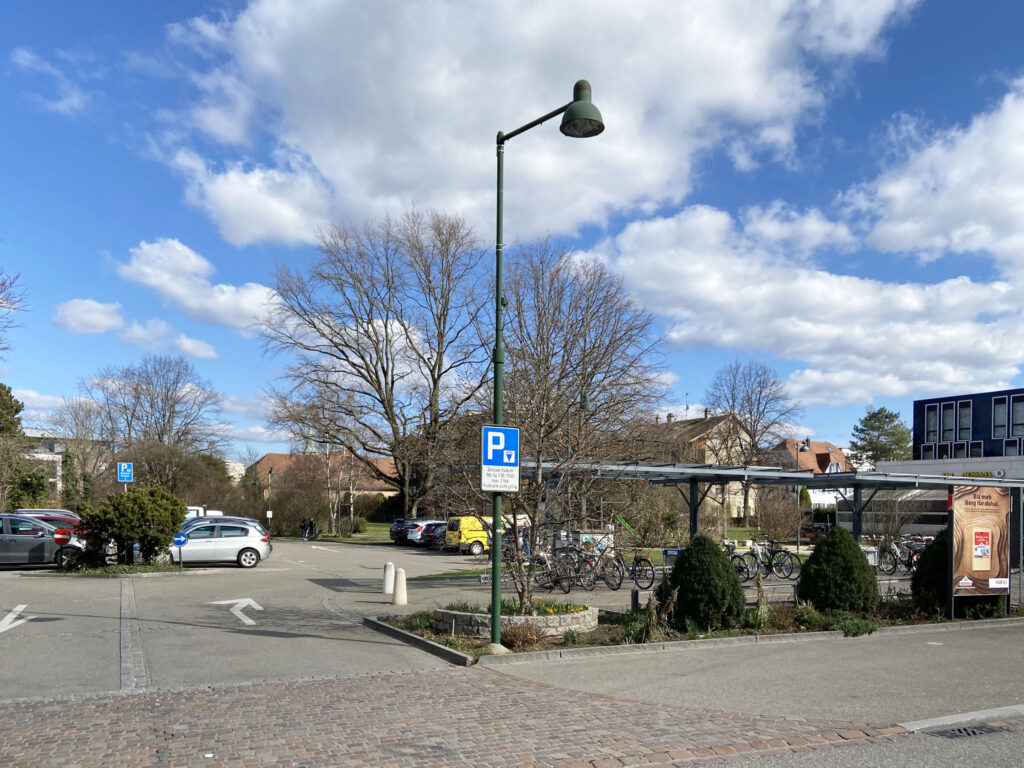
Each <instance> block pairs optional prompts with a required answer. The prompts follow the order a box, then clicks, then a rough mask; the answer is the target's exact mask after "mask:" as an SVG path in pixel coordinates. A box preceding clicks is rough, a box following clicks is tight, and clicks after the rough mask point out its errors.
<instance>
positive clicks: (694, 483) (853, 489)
mask: <svg viewBox="0 0 1024 768" xmlns="http://www.w3.org/2000/svg"><path fill="white" fill-rule="evenodd" d="M537 464H538V462H537V461H535V460H531V459H523V460H522V464H521V466H522V469H523V470H524V471H527V470H534V471H535V470H536V469H537ZM540 469H541V472H542V474H543V475H546V476H552V475H555V476H557V475H566V474H587V475H590V476H591V477H595V478H601V479H607V480H644V481H647V482H649V483H653V484H655V485H671V486H674V487H675V488H676V489H677V490H678V491H679V493H680V494H682V496H683V498H685V499H686V501H687V504H688V506H689V509H690V536H691V537H693V536H696V535H697V519H698V515H699V511H700V503H701V501H703V500H704V497H705V496H706V495H707V493H708V490H709V489H710V488H711V487H712V486H715V485H724V484H727V483H738V482H749V483H752V484H753V485H788V486H803V487H805V488H808V489H815V490H822V491H835V492H837V493H839V494H841V495H842V496H843V498H845V499H846V500H847V501H848V502H849V503H850V506H851V507H852V510H853V536H854V538H855V539H857V541H860V540H861V531H862V527H863V519H864V509H865V508H866V507H867V505H868V504H869V503H871V500H872V499H873V498H874V496H875V494H876V493H877V492H878V491H880V490H909V489H912V488H921V489H926V490H943V491H947V492H952V491H953V488H954V487H955V486H958V485H967V486H976V487H999V488H1009V489H1014V488H1016V489H1020V488H1024V479H1012V478H1002V477H962V476H954V475H948V476H947V475H912V474H895V473H888V472H830V473H817V474H815V473H811V472H797V471H795V470H786V469H782V468H780V467H750V466H742V467H741V466H725V465H718V464H660V463H647V462H588V461H577V462H572V463H569V462H564V461H555V460H552V461H542V462H540ZM701 485H704V486H705V490H704V491H703V493H702V492H701V490H700V486H701ZM684 489H685V490H684ZM865 491H867V492H868V495H867V498H865ZM1014 495H1016V494H1014Z"/></svg>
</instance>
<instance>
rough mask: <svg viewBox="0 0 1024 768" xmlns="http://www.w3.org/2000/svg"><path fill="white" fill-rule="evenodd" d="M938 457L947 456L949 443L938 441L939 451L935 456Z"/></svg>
mask: <svg viewBox="0 0 1024 768" xmlns="http://www.w3.org/2000/svg"><path fill="white" fill-rule="evenodd" d="M936 458H938V459H948V458H949V443H939V453H938V455H937V456H936Z"/></svg>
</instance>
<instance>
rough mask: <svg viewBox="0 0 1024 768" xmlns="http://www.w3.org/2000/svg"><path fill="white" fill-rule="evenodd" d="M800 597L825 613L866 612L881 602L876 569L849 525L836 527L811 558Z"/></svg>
mask: <svg viewBox="0 0 1024 768" xmlns="http://www.w3.org/2000/svg"><path fill="white" fill-rule="evenodd" d="M797 597H798V598H799V599H800V600H804V601H807V602H810V603H811V604H812V605H813V606H814V607H815V608H816V609H817V610H818V611H820V612H821V613H827V612H828V611H852V612H854V613H864V612H866V611H870V610H872V609H874V608H875V606H877V605H878V581H877V580H876V579H875V569H874V568H872V567H871V565H870V564H869V563H868V559H867V557H865V556H864V553H863V552H862V551H861V549H860V547H859V546H858V545H857V542H856V541H855V540H854V538H853V536H852V535H851V534H850V532H849V531H847V530H846V529H845V528H833V529H832V530H831V531H830V532H829V534H828V536H826V537H825V538H824V539H822V540H821V543H819V544H818V545H817V546H816V547H815V548H814V552H813V553H812V554H811V556H810V557H809V558H807V561H806V562H805V563H804V565H803V569H802V572H801V574H800V583H799V585H798V586H797Z"/></svg>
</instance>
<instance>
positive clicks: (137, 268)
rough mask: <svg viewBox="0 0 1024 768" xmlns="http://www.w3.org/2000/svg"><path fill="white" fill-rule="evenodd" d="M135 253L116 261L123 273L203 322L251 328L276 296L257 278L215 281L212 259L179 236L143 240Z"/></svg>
mask: <svg viewBox="0 0 1024 768" xmlns="http://www.w3.org/2000/svg"><path fill="white" fill-rule="evenodd" d="M131 254H132V257H131V260H130V261H129V262H128V263H127V264H118V265H117V274H118V275H120V276H121V277H123V278H124V279H125V280H129V281H131V282H134V283H138V284H139V285H144V286H146V287H147V288H150V289H152V290H153V291H155V292H156V293H157V295H159V296H160V297H161V298H163V299H164V300H165V301H169V302H171V303H173V304H174V305H176V306H178V307H180V308H181V309H182V310H183V311H184V312H185V313H186V314H187V315H188V316H189V317H191V318H193V319H195V320H200V321H202V322H207V323H217V324H219V325H225V326H228V327H229V328H238V329H242V330H247V329H249V328H251V327H253V326H254V324H255V323H256V322H257V321H258V320H259V318H260V317H262V315H263V313H264V312H265V311H266V309H267V307H268V305H269V303H270V302H271V301H273V299H274V296H275V295H276V294H275V293H274V291H273V290H271V289H270V288H267V287H266V286H263V285H259V284H258V283H245V284H244V285H242V286H234V285H223V284H221V285H213V284H211V283H210V281H209V279H208V278H209V277H210V276H211V275H212V274H213V272H214V266H213V264H211V263H210V262H209V261H207V260H206V259H204V258H203V257H202V256H200V255H199V254H198V253H196V252H195V251H193V250H192V249H191V248H189V247H188V246H186V245H183V244H182V243H181V242H179V241H178V240H174V239H164V238H161V239H158V240H155V241H153V242H151V243H150V242H145V241H143V242H141V243H139V245H138V247H136V248H132V249H131Z"/></svg>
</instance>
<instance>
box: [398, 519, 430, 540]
mask: <svg viewBox="0 0 1024 768" xmlns="http://www.w3.org/2000/svg"><path fill="white" fill-rule="evenodd" d="M424 519H425V518H422V517H407V518H405V519H404V520H402V523H401V525H399V526H398V529H397V530H396V531H395V543H396V544H408V543H409V529H410V528H412V527H414V526H416V525H419V524H420V523H421V522H423V521H424Z"/></svg>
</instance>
